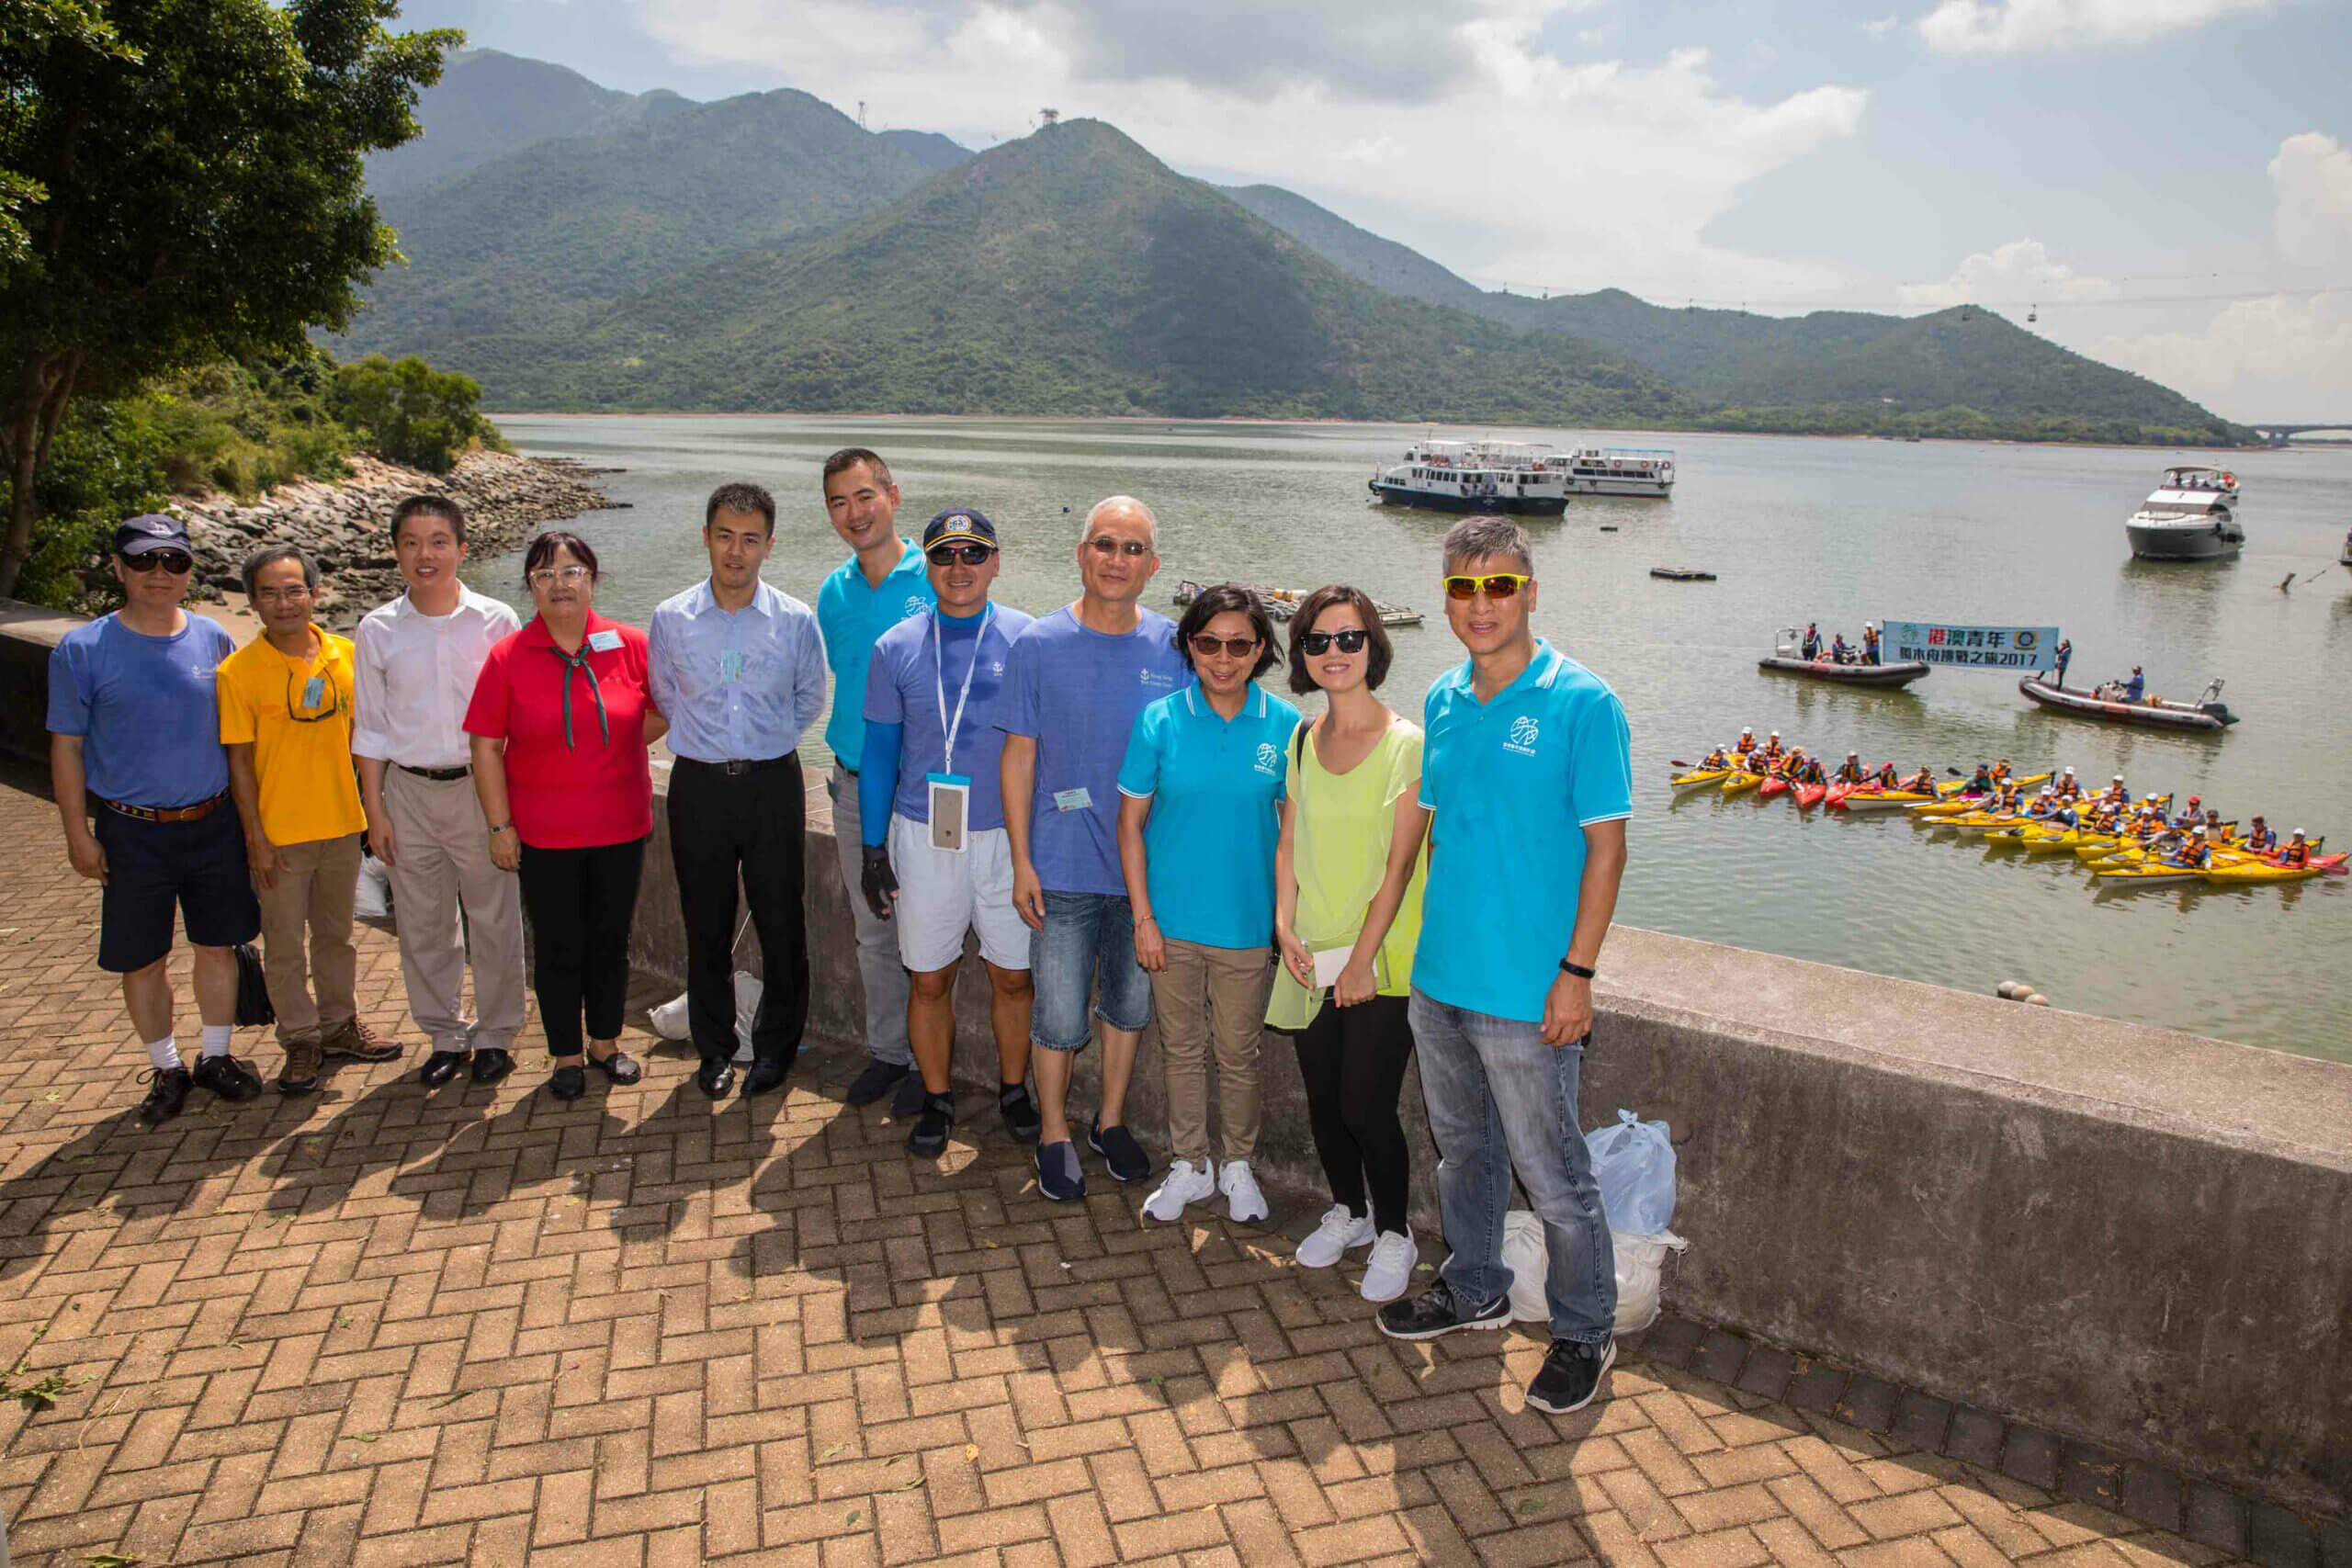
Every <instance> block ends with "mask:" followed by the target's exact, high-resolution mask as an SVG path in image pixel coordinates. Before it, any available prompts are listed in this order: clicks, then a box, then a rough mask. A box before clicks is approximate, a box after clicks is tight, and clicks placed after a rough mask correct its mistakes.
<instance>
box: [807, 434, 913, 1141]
mask: <svg viewBox="0 0 2352 1568" xmlns="http://www.w3.org/2000/svg"><path fill="white" fill-rule="evenodd" d="M824 483H825V515H826V516H827V517H829V518H831V520H832V525H833V532H835V533H836V534H839V535H840V536H842V543H843V544H846V545H847V546H849V547H850V558H849V559H847V560H845V561H843V562H842V564H841V566H840V567H839V568H837V569H836V570H834V571H833V573H832V575H831V576H830V577H828V578H826V579H825V581H824V583H823V585H822V586H820V588H819V589H818V590H817V624H818V626H820V628H821V629H822V630H823V632H824V634H825V658H826V660H827V661H828V662H829V663H831V666H832V671H833V714H832V717H831V718H830V719H828V720H827V721H826V723H825V744H826V746H827V747H829V748H830V749H831V751H832V753H833V771H832V775H831V778H829V779H828V780H827V781H826V785H825V792H826V794H827V795H829V796H830V797H831V800H832V803H833V849H834V852H835V855H836V857H837V861H838V863H839V865H840V867H841V874H842V890H843V891H844V892H846V893H847V894H848V895H849V912H850V918H851V919H853V920H854V921H855V922H856V925H857V973H858V978H859V980H860V981H861V982H862V983H863V985H864V987H865V1051H866V1063H865V1068H864V1069H863V1070H862V1071H861V1072H859V1074H858V1075H857V1077H856V1078H854V1080H853V1081H852V1082H851V1084H850V1086H849V1092H848V1095H847V1096H846V1098H847V1099H848V1100H849V1102H850V1103H851V1104H852V1105H870V1104H872V1103H873V1102H874V1101H875V1100H879V1099H881V1098H882V1097H883V1096H884V1095H886V1094H891V1093H892V1091H893V1090H896V1094H895V1096H894V1097H893V1099H892V1100H891V1102H890V1109H891V1110H892V1111H893V1112H894V1113H896V1114H898V1115H900V1116H911V1115H913V1114H914V1113H915V1111H917V1110H918V1109H919V1108H921V1106H922V1079H921V1078H920V1077H916V1076H915V1075H914V1072H913V1067H914V1059H915V1058H914V1051H913V1048H912V1047H911V1046H910V1045H909V1044H908V1043H907V988H908V982H907V972H906V969H905V968H904V966H903V965H901V964H900V963H899V941H898V936H897V933H895V932H894V931H891V929H890V922H889V921H888V920H885V919H877V918H876V916H875V913H874V911H873V910H872V909H870V908H867V907H866V903H865V897H864V896H863V894H862V893H861V891H860V886H861V883H862V881H863V878H864V869H863V864H862V857H861V856H860V854H859V845H860V843H861V841H862V839H863V831H864V830H863V826H862V819H861V818H860V816H859V807H858V799H857V766H858V759H859V757H860V756H861V755H862V754H863V753H864V751H865V671H866V666H867V665H868V663H870V662H871V661H872V660H873V658H874V643H875V639H876V638H877V637H880V636H881V635H882V634H883V633H884V632H886V631H888V630H889V629H890V628H891V627H892V626H897V625H898V624H899V622H900V621H903V620H908V619H910V618H911V617H913V616H916V615H929V614H931V606H932V603H933V600H934V599H935V598H936V597H937V596H936V595H935V594H934V593H933V592H932V587H931V579H930V577H929V575H928V574H927V572H926V570H925V563H924V561H923V558H922V552H921V551H919V550H917V549H916V548H915V547H914V545H913V542H912V541H911V540H909V539H906V538H903V537H901V536H899V528H898V516H899V487H898V485H897V484H896V483H894V482H893V481H892V480H891V478H890V469H889V466H888V464H886V463H884V462H883V461H882V459H881V458H880V457H877V456H876V455H875V454H874V453H873V452H870V451H868V450H867V449H866V448H865V447H863V446H844V447H842V449H841V450H840V451H838V452H836V453H834V454H833V455H832V456H831V457H828V458H826V459H825V476H824Z"/></svg>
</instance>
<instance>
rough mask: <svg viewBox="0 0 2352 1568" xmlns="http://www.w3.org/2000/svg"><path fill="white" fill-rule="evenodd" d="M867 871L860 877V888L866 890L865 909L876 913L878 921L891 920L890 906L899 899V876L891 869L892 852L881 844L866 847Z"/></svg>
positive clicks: (875, 916)
mask: <svg viewBox="0 0 2352 1568" xmlns="http://www.w3.org/2000/svg"><path fill="white" fill-rule="evenodd" d="M864 851H865V870H864V871H863V872H862V873H861V874H859V876H858V879H857V881H858V886H860V887H861V888H863V889H864V890H865V907H866V908H869V909H871V910H873V911H874V918H875V919H877V920H887V919H889V918H890V905H891V903H892V901H893V900H895V899H896V898H897V897H899V874H898V873H897V872H895V871H892V870H891V869H890V852H889V850H888V848H887V847H886V846H884V845H881V844H867V845H865V846H864Z"/></svg>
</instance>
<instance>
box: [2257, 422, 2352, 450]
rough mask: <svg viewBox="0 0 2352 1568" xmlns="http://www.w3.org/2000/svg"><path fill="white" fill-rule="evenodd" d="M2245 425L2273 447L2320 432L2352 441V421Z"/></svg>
mask: <svg viewBox="0 0 2352 1568" xmlns="http://www.w3.org/2000/svg"><path fill="white" fill-rule="evenodd" d="M2246 423H2247V425H2248V426H2249V427H2250V428H2252V430H2253V431H2254V433H2255V434H2256V435H2259V436H2261V437H2262V438H2263V439H2264V440H2265V441H2267V442H2269V443H2270V445H2272V446H2286V445H2287V443H2288V442H2289V440H2290V439H2291V438H2293V437H2295V436H2298V435H2312V434H2318V433H2319V432H2322V431H2326V432H2328V433H2330V434H2341V435H2343V436H2345V437H2346V439H2352V419H2339V420H2336V421H2335V422H2334V423H2328V424H2286V423H2273V422H2271V421H2269V420H2267V419H2253V420H2248V421H2246Z"/></svg>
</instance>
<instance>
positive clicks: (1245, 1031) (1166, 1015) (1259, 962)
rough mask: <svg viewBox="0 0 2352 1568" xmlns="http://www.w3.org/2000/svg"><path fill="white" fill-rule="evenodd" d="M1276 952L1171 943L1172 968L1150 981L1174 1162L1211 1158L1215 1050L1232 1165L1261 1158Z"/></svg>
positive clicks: (1220, 1122)
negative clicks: (1265, 1050)
mask: <svg viewBox="0 0 2352 1568" xmlns="http://www.w3.org/2000/svg"><path fill="white" fill-rule="evenodd" d="M1271 961H1272V949H1271V948H1265V947H1208V946H1204V944H1202V943H1200V942H1180V941H1178V940H1177V939H1176V938H1174V937H1170V938H1169V939H1168V967H1167V968H1166V969H1164V970H1162V971H1160V972H1159V974H1157V975H1154V976H1152V977H1151V999H1152V1006H1153V1010H1154V1011H1155V1012H1156V1013H1157V1014H1158V1016H1159V1051H1160V1065H1161V1070H1162V1072H1163V1074H1164V1075H1165V1079H1166V1082H1167V1086H1168V1151H1169V1155H1170V1157H1171V1158H1174V1159H1189V1160H1199V1161H1205V1160H1207V1159H1208V1157H1209V1052H1210V1050H1211V1049H1212V1047H1214V1049H1215V1050H1216V1080H1217V1127H1218V1132H1219V1134H1221V1135H1222V1141H1223V1143H1224V1145H1225V1153H1224V1156H1223V1157H1224V1158H1225V1159H1227V1160H1236V1159H1241V1160H1246V1159H1249V1158H1250V1157H1251V1156H1254V1155H1255V1154H1256V1153H1257V1152H1258V1125H1259V1110H1258V1046H1259V1042H1260V1040H1261V1038H1262V1036H1263V1034H1264V1032H1265V1024H1266V993H1267V991H1268V990H1269V989H1270V988H1271V987H1272V985H1273V970H1272V967H1271Z"/></svg>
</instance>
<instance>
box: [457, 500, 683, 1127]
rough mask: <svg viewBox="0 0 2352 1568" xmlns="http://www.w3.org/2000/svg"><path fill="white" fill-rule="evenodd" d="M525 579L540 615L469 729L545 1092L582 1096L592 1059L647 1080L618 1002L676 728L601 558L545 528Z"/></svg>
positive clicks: (502, 662)
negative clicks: (538, 1041)
mask: <svg viewBox="0 0 2352 1568" xmlns="http://www.w3.org/2000/svg"><path fill="white" fill-rule="evenodd" d="M523 579H524V581H526V582H527V583H528V584H529V585H530V589H531V601H532V603H533V604H535V605H537V609H538V614H537V615H536V616H534V617H533V618H532V619H531V621H530V622H529V623H528V624H527V625H526V626H524V627H523V629H522V630H520V631H518V632H516V633H515V634H514V635H513V636H512V637H507V638H506V639H505V640H504V641H503V642H501V643H499V645H498V646H497V647H495V648H493V649H491V650H490V657H489V659H488V660H485V661H484V663H483V664H482V667H481V675H480V676H479V677H478V678H477V679H476V680H475V682H474V695H473V702H472V705H470V706H469V707H468V708H467V710H466V733H467V734H468V735H469V736H471V737H472V738H473V766H474V790H475V793H476V794H477V795H480V796H481V808H482V814H483V820H484V821H485V822H486V823H488V825H489V828H490V858H491V860H492V862H494V863H496V864H497V865H499V866H500V867H501V868H503V869H504V870H507V871H520V872H521V873H522V876H523V907H524V908H525V909H526V911H527V912H528V913H529V915H530V917H531V931H532V935H533V938H534V947H535V962H534V964H533V969H534V982H535V988H536V990H537V993H538V998H539V1022H540V1025H541V1026H542V1027H543V1028H545V1029H546V1031H547V1035H548V1052H549V1053H550V1054H551V1055H553V1056H554V1057H555V1076H554V1077H552V1078H551V1079H550V1080H549V1081H548V1091H549V1092H550V1093H552V1094H553V1095H554V1096H555V1097H556V1098H557V1099H559V1100H577V1099H579V1098H580V1096H581V1095H582V1094H583V1093H585V1092H586V1091H587V1088H588V1074H587V1069H588V1068H589V1067H590V1066H594V1067H595V1068H596V1069H597V1070H598V1071H599V1072H601V1073H603V1074H604V1075H605V1077H606V1078H608V1079H610V1080H611V1081H612V1082H614V1083H616V1084H628V1083H635V1082H636V1081H637V1080H638V1078H639V1077H640V1076H641V1074H640V1070H639V1067H638V1065H637V1064H636V1063H635V1062H633V1061H631V1060H630V1059H629V1058H628V1055H626V1054H624V1053H623V1052H622V1050H621V1048H620V1039H619V1036H620V1032H621V1005H622V998H624V997H625V996H627V994H628V928H629V916H630V914H631V912H632V911H633V910H634V909H635V908H636V907H637V881H638V874H639V872H640V871H642V870H643V869H644V865H645V840H646V839H647V837H648V836H649V835H650V834H651V832H652V831H653V777H652V772H651V768H650V764H649V762H648V760H647V756H646V747H647V745H648V744H649V743H650V742H651V741H654V740H657V739H661V736H662V731H663V730H665V729H667V728H669V725H668V721H666V720H665V719H663V718H662V713H661V710H660V709H658V708H656V707H655V706H654V705H653V698H652V695H651V688H650V684H649V682H647V680H646V657H645V654H646V643H645V634H644V633H643V632H641V631H639V630H638V629H637V628H636V627H635V626H622V625H620V624H619V623H617V622H615V621H608V620H606V619H605V617H604V616H602V615H598V614H596V609H595V597H596V552H595V551H594V550H592V549H590V548H589V547H588V546H587V545H586V543H585V542H583V541H582V539H581V538H579V536H576V535H572V534H565V533H550V534H541V535H540V536H538V537H537V538H536V539H533V540H532V541H531V546H530V548H529V550H528V551H527V552H526V554H525V555H524V557H523ZM583 1010H584V1011H585V1013H586V1018H587V1029H586V1051H585V1056H584V1059H583V1055H582V1029H581V1020H582V1011H583ZM475 1077H477V1078H480V1077H481V1074H480V1073H476V1075H475Z"/></svg>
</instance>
